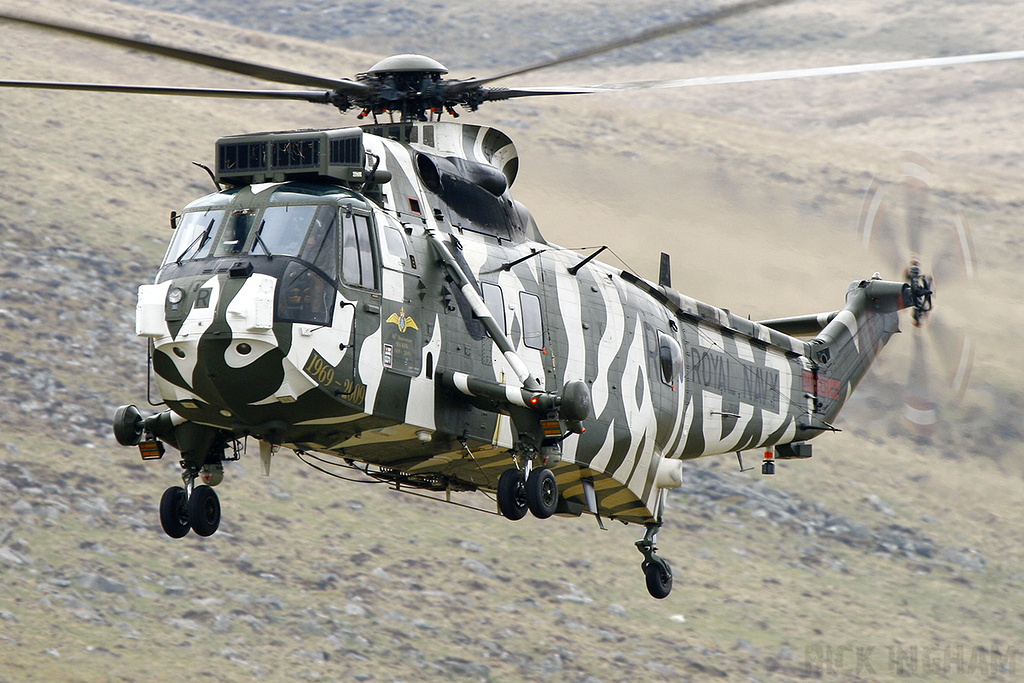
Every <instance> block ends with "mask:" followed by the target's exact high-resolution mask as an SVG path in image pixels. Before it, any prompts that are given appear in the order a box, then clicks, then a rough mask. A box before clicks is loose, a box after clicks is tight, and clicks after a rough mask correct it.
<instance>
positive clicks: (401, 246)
mask: <svg viewBox="0 0 1024 683" xmlns="http://www.w3.org/2000/svg"><path fill="white" fill-rule="evenodd" d="M384 244H385V245H386V246H387V248H388V252H389V253H390V254H391V255H392V256H394V257H395V258H399V259H402V260H403V261H404V260H405V259H406V258H407V257H408V256H409V252H408V250H407V249H406V248H405V238H404V237H402V231H401V230H399V229H398V228H396V227H394V226H393V225H385V226H384Z"/></svg>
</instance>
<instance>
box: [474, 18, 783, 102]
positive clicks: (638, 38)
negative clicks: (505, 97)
mask: <svg viewBox="0 0 1024 683" xmlns="http://www.w3.org/2000/svg"><path fill="white" fill-rule="evenodd" d="M792 1H793V0H750V1H749V2H741V3H739V4H736V5H729V6H727V7H722V8H720V9H717V10H713V11H711V12H706V13H704V14H699V15H697V16H695V17H690V18H689V19H683V20H682V21H677V22H674V23H671V24H664V25H662V26H655V27H654V28H651V29H648V30H646V31H641V32H640V33H637V34H636V35H633V36H630V37H628V38H620V39H618V40H613V41H610V42H607V43H602V44H600V45H594V46H593V47H588V48H584V49H582V50H577V51H575V52H570V53H568V54H565V55H562V56H561V57H556V58H554V59H549V60H546V61H543V62H538V63H536V64H532V65H530V66H524V67H519V68H516V69H512V70H510V71H505V72H503V73H499V74H496V75H494V76H488V77H487V78H478V79H470V80H468V81H464V82H462V83H460V84H459V85H458V86H457V89H456V92H465V91H466V90H469V89H470V88H472V87H475V86H481V85H486V84H488V83H493V82H494V81H497V80H499V79H502V78H508V77H510V76H519V75H521V74H525V73H529V72H531V71H537V70H539V69H547V68H548V67H552V66H558V65H560V64H567V63H569V62H575V61H578V60H580V59H586V58H587V57H593V56H595V55H600V54H604V53H606V52H611V51H612V50H618V49H619V48H623V47H629V46H630V45H638V44H640V43H646V42H648V41H650V40H657V39H658V38H664V37H665V36H670V35H674V34H676V33H683V32H685V31H691V30H693V29H697V28H701V27H703V26H708V25H709V24H713V23H715V22H716V21H721V20H722V19H728V18H730V17H735V16H739V15H741V14H747V13H748V12H753V11H755V10H759V9H763V8H765V7H772V6H774V5H782V4H785V3H787V2H792ZM534 94H556V93H534ZM557 94H570V93H557ZM527 96H528V95H516V97H527Z"/></svg>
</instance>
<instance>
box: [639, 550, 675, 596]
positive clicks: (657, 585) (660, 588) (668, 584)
mask: <svg viewBox="0 0 1024 683" xmlns="http://www.w3.org/2000/svg"><path fill="white" fill-rule="evenodd" d="M656 560H657V561H655V562H644V567H643V569H644V575H645V576H646V577H647V592H648V593H650V594H651V597H654V598H657V599H658V600H663V599H664V598H667V597H668V594H669V593H671V592H672V567H670V566H669V564H668V560H666V559H664V558H661V557H658V558H656Z"/></svg>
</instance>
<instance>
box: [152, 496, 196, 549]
mask: <svg viewBox="0 0 1024 683" xmlns="http://www.w3.org/2000/svg"><path fill="white" fill-rule="evenodd" d="M160 526H162V527H163V528H164V533H165V534H167V535H168V536H170V537H171V538H181V537H182V536H184V535H185V534H187V533H188V530H189V529H191V528H192V525H191V524H190V523H189V521H188V500H187V499H186V498H185V489H183V488H181V487H180V486H172V487H171V488H169V489H167V490H166V491H164V495H163V497H161V498H160Z"/></svg>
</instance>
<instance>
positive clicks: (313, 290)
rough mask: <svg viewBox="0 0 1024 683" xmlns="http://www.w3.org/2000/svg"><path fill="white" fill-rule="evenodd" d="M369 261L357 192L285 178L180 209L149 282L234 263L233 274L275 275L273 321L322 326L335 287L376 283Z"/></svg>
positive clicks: (370, 239)
mask: <svg viewBox="0 0 1024 683" xmlns="http://www.w3.org/2000/svg"><path fill="white" fill-rule="evenodd" d="M377 263H378V255H377V250H376V247H375V239H374V225H373V218H372V213H371V211H370V209H369V206H368V205H367V204H366V203H365V202H364V201H363V200H362V198H360V197H359V196H358V195H356V194H355V193H351V192H349V191H347V190H344V189H341V188H337V192H336V193H325V188H324V187H323V186H303V185H300V184H293V183H289V184H285V185H280V186H277V187H276V188H273V189H271V190H270V191H269V192H259V193H256V194H254V193H253V192H252V191H251V190H250V189H249V188H242V189H237V190H227V191H225V192H221V193H217V194H215V195H210V196H208V197H205V198H204V199H202V200H198V201H196V202H193V203H192V204H191V205H189V206H188V207H186V209H185V211H184V212H183V213H182V214H181V215H180V216H179V217H178V222H177V227H176V229H175V231H174V237H173V238H172V239H171V243H170V245H169V247H168V249H167V253H166V255H165V256H164V260H163V266H162V268H161V271H160V275H159V276H158V278H157V282H162V281H165V280H167V279H171V278H173V279H175V280H177V279H180V278H182V277H189V276H203V275H205V276H207V277H209V276H210V275H211V274H214V273H224V272H231V273H235V272H236V269H237V267H238V265H239V264H242V268H241V272H244V273H246V274H248V273H252V272H260V273H264V274H267V275H272V276H273V277H275V278H277V279H278V287H277V296H276V304H275V319H276V320H278V321H281V322H302V323H312V324H319V325H329V324H331V315H332V311H333V304H334V298H335V293H336V291H337V290H338V289H339V288H346V289H352V288H354V289H360V290H371V291H374V290H378V289H379V282H378V274H377V273H378V268H377ZM232 276H234V275H232Z"/></svg>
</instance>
